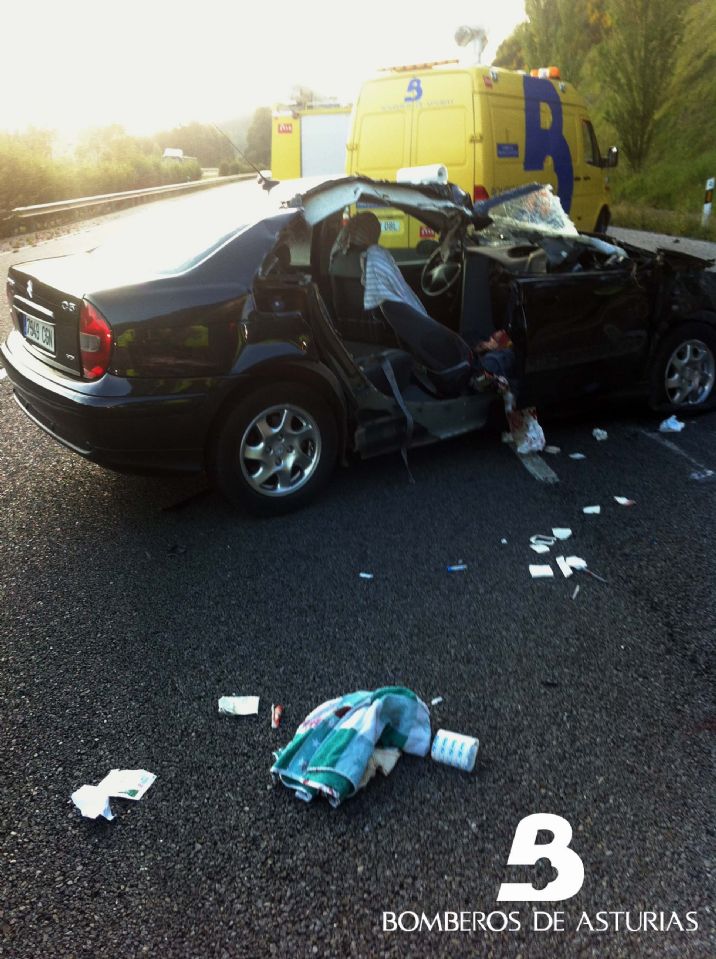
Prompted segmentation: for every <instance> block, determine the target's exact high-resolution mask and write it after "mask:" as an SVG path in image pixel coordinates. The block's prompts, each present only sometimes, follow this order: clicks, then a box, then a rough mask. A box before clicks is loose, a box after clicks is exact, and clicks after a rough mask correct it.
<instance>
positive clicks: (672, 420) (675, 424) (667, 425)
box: [659, 416, 686, 433]
mask: <svg viewBox="0 0 716 959" xmlns="http://www.w3.org/2000/svg"><path fill="white" fill-rule="evenodd" d="M685 426H686V423H682V421H681V420H680V419H677V418H676V416H670V417H669V418H668V419H666V420H662V422H661V423H659V432H660V433H680V432H681V431H682V430H683V428H684V427H685Z"/></svg>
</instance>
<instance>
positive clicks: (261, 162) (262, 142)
mask: <svg viewBox="0 0 716 959" xmlns="http://www.w3.org/2000/svg"><path fill="white" fill-rule="evenodd" d="M246 157H247V159H249V160H251V162H252V163H255V164H256V166H258V167H266V166H268V165H269V164H270V163H271V108H270V107H259V108H258V109H257V110H255V111H254V115H253V119H252V120H251V124H250V126H249V130H248V133H247V134H246Z"/></svg>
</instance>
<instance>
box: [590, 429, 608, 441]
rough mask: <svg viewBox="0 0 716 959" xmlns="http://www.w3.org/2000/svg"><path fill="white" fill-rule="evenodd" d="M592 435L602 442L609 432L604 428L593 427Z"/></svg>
mask: <svg viewBox="0 0 716 959" xmlns="http://www.w3.org/2000/svg"><path fill="white" fill-rule="evenodd" d="M592 436H593V437H594V439H595V440H599V441H600V442H603V441H604V440H605V439H606V438H607V437H608V436H609V434H608V433H607V431H606V430H600V429H593V430H592Z"/></svg>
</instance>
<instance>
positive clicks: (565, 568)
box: [557, 556, 574, 579]
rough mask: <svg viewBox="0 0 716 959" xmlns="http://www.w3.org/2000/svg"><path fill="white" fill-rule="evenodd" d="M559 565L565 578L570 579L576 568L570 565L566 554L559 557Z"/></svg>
mask: <svg viewBox="0 0 716 959" xmlns="http://www.w3.org/2000/svg"><path fill="white" fill-rule="evenodd" d="M557 566H559V568H560V569H561V570H562V574H563V576H564V578H565V579H569V577H570V576H571V575H572V574H573V573H574V570H573V569H572V567H571V566H570V565H569V563H568V562H567V560H566V559H565V558H564V556H558V557H557Z"/></svg>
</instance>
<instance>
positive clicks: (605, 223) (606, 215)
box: [594, 206, 612, 233]
mask: <svg viewBox="0 0 716 959" xmlns="http://www.w3.org/2000/svg"><path fill="white" fill-rule="evenodd" d="M611 222H612V215H611V213H610V212H609V207H607V206H603V207H602V208H601V210H600V211H599V216H598V217H597V222H596V223H595V225H594V232H595V233H606V232H607V230H608V229H609V224H610V223H611Z"/></svg>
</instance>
